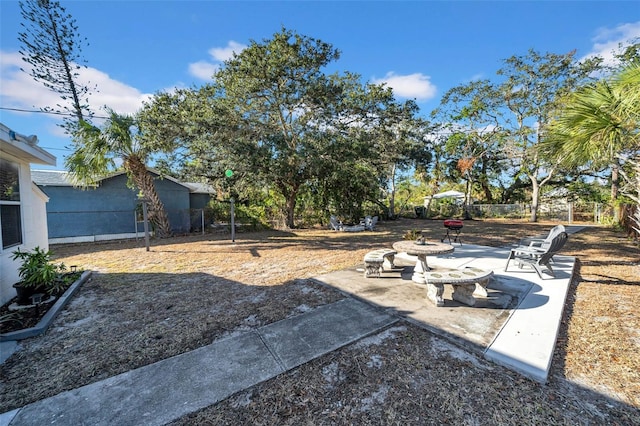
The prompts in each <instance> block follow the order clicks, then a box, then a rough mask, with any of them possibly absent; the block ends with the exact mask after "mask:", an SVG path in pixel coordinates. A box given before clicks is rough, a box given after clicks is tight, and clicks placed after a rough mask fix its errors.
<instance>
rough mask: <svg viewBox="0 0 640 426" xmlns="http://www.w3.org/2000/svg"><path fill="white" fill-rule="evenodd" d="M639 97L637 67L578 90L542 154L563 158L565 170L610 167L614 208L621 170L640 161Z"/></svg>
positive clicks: (566, 103) (556, 121)
mask: <svg viewBox="0 0 640 426" xmlns="http://www.w3.org/2000/svg"><path fill="white" fill-rule="evenodd" d="M634 69H635V71H633V70H634ZM639 92H640V85H639V84H638V66H637V65H631V66H628V67H627V68H625V69H623V70H622V71H621V72H620V73H618V74H617V75H615V76H614V77H612V78H608V79H602V80H599V81H597V82H596V83H594V84H590V85H588V86H585V87H583V88H581V89H579V90H578V91H576V92H574V93H572V94H570V95H569V96H568V97H567V98H566V99H565V101H564V102H563V104H562V106H561V107H560V109H559V111H558V112H557V114H556V118H555V119H554V120H553V121H552V122H551V123H550V126H549V131H548V134H547V138H546V142H545V143H544V144H543V149H545V150H546V151H547V152H550V153H552V154H554V155H556V156H558V157H562V158H563V163H564V164H565V165H567V166H570V167H577V166H582V165H585V164H591V165H592V166H593V167H594V168H599V167H603V166H609V168H610V169H611V201H612V202H614V203H615V201H616V199H617V197H618V191H619V179H620V173H621V172H622V171H623V170H622V168H621V166H622V165H623V164H624V163H625V162H627V160H628V159H630V158H633V157H635V156H637V151H638V149H640V142H639V140H638V128H639V126H638V117H639V116H640V115H639V114H638V96H639V95H638V93H639ZM633 99H635V102H634V101H633ZM622 177H623V178H626V177H627V175H626V174H623V176H622ZM625 180H626V179H625Z"/></svg>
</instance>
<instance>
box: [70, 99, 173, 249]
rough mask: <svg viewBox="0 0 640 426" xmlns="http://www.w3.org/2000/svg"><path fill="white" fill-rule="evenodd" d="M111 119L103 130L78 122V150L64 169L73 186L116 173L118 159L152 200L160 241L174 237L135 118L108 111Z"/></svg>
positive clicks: (75, 135) (152, 216) (152, 217)
mask: <svg viewBox="0 0 640 426" xmlns="http://www.w3.org/2000/svg"><path fill="white" fill-rule="evenodd" d="M108 114H109V117H108V119H107V121H106V122H105V124H104V126H103V128H102V129H99V128H97V127H95V126H93V125H91V124H89V123H88V122H86V121H83V120H81V121H79V122H78V125H77V127H76V129H75V130H74V132H73V139H74V145H75V149H74V152H73V153H72V154H71V155H70V156H69V157H67V158H66V160H65V166H66V168H67V170H69V171H70V172H71V175H72V177H73V179H74V183H76V184H77V185H80V186H88V185H91V184H93V183H94V182H96V181H98V180H99V179H101V178H103V177H104V176H105V175H107V174H108V173H109V172H111V171H113V170H115V168H116V159H119V160H120V161H122V167H123V168H124V170H125V171H126V173H127V175H128V176H129V178H130V179H131V180H132V181H133V183H134V184H135V186H136V187H137V188H138V189H139V190H140V191H141V192H142V194H143V196H144V197H145V198H146V199H148V200H149V204H150V209H149V220H150V222H151V223H152V224H153V225H154V227H155V230H156V234H157V235H158V236H159V237H160V238H164V237H168V236H170V235H171V226H170V224H169V218H168V216H167V213H166V212H165V209H164V205H163V203H162V201H161V200H160V197H159V196H158V193H157V192H156V189H155V186H154V184H153V177H152V176H151V174H149V171H148V170H147V167H146V165H145V164H146V160H147V157H148V155H149V152H147V151H146V150H145V149H144V147H143V146H142V145H141V144H140V142H139V139H138V134H137V131H136V130H135V127H136V119H135V117H133V116H129V115H122V114H118V113H116V112H114V111H113V110H110V109H109V110H108Z"/></svg>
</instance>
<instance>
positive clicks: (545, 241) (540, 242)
mask: <svg viewBox="0 0 640 426" xmlns="http://www.w3.org/2000/svg"><path fill="white" fill-rule="evenodd" d="M561 232H565V228H564V226H563V225H556V226H554V227H553V228H551V229H550V230H549V234H548V235H547V236H546V237H544V236H542V237H526V238H523V239H522V240H520V243H519V244H518V246H528V247H539V248H544V247H546V246H548V245H549V244H550V243H551V240H553V239H554V238H555V236H556V235H558V234H559V233H561Z"/></svg>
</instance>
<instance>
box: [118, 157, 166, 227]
mask: <svg viewBox="0 0 640 426" xmlns="http://www.w3.org/2000/svg"><path fill="white" fill-rule="evenodd" d="M124 168H125V170H128V171H129V172H131V176H132V177H133V181H134V183H135V184H136V186H137V187H138V189H140V191H142V194H143V195H144V197H145V198H147V199H148V200H149V204H150V207H151V208H150V209H149V221H150V222H151V223H152V224H153V225H154V227H155V230H156V234H157V236H158V237H160V238H167V237H170V236H171V225H170V223H169V217H168V216H167V212H166V211H165V209H164V204H163V203H162V200H160V197H159V196H158V193H157V192H156V187H155V185H154V184H153V177H152V176H151V174H150V173H149V171H148V170H147V167H146V166H145V165H144V163H143V162H142V161H141V160H140V159H139V158H138V157H135V156H131V157H129V158H127V159H126V160H125V162H124Z"/></svg>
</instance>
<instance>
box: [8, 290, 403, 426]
mask: <svg viewBox="0 0 640 426" xmlns="http://www.w3.org/2000/svg"><path fill="white" fill-rule="evenodd" d="M396 321H398V318H397V317H394V316H392V315H389V314H387V313H385V312H383V311H382V310H380V309H377V308H375V307H373V306H371V305H369V304H366V303H363V302H360V301H357V300H355V299H351V298H347V299H343V300H341V301H339V302H336V303H333V304H330V305H326V306H322V307H320V308H318V309H315V310H313V311H311V312H309V313H307V314H304V315H300V316H297V317H294V318H289V319H285V320H282V321H278V322H276V323H273V324H269V325H266V326H264V327H260V328H258V329H256V330H254V331H252V332H247V333H243V334H240V335H238V336H235V337H230V338H227V339H223V340H219V341H216V342H214V343H212V344H211V345H208V346H205V347H202V348H199V349H196V350H194V351H191V352H187V353H185V354H182V355H178V356H175V357H173V358H169V359H165V360H163V361H160V362H157V363H155V364H151V365H148V366H145V367H142V368H138V369H136V370H133V371H129V372H126V373H123V374H120V375H117V376H114V377H111V378H109V379H106V380H102V381H100V382H97V383H93V384H90V385H87V386H83V387H81V388H78V389H74V390H71V391H67V392H63V393H61V394H59V395H56V396H53V397H51V398H47V399H43V400H41V401H38V402H35V403H33V404H29V405H27V406H25V407H23V408H21V409H18V410H14V411H12V412H9V413H5V414H3V415H0V425H11V426H23V425H24V426H27V425H28V426H33V425H45V424H56V425H69V426H72V425H73V426H77V425H92V426H93V425H105V426H106V425H119V426H124V425H163V424H166V423H168V422H170V421H172V420H175V419H178V418H180V417H182V416H184V415H186V414H188V413H192V412H194V411H197V410H200V409H202V408H205V407H208V406H210V405H213V404H215V403H216V402H219V401H221V400H223V399H225V398H227V397H228V396H230V395H232V394H234V393H236V392H238V391H241V390H243V389H246V388H248V387H250V386H253V385H255V384H257V383H260V382H263V381H265V380H268V379H270V378H272V377H275V376H277V375H278V374H281V373H283V372H285V371H287V370H289V369H292V368H295V367H296V366H298V365H301V364H304V363H306V362H308V361H311V360H312V359H314V358H317V357H319V356H322V355H324V354H326V353H329V352H331V351H334V350H336V349H338V348H340V347H342V346H344V345H348V344H349V343H352V342H354V341H356V340H359V339H361V338H363V337H365V336H367V335H369V334H371V333H375V332H376V331H378V330H380V329H382V328H385V327H387V326H389V325H391V324H393V323H394V322H396Z"/></svg>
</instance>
